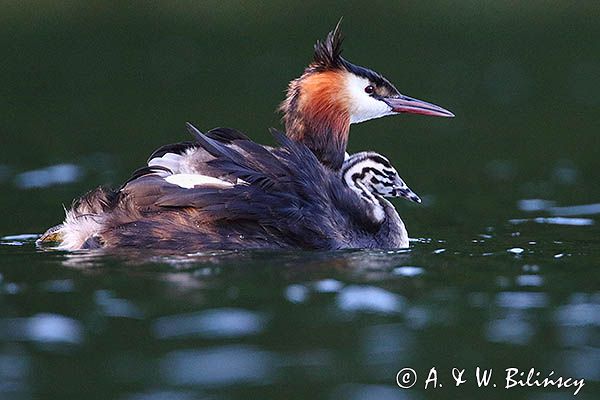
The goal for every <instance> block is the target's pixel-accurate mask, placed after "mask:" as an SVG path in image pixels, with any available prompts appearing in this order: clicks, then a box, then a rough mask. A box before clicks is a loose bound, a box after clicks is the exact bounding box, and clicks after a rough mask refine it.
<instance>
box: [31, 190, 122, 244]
mask: <svg viewBox="0 0 600 400" xmlns="http://www.w3.org/2000/svg"><path fill="white" fill-rule="evenodd" d="M117 196H118V192H114V191H111V190H107V189H104V188H102V187H99V188H97V189H94V190H92V191H91V192H88V193H86V194H85V195H83V196H82V197H80V198H79V199H77V200H75V202H74V203H73V206H72V207H71V209H69V210H66V217H65V220H64V222H63V223H62V224H60V225H56V226H53V227H52V228H50V229H48V230H47V231H46V232H44V234H43V235H42V236H41V237H40V238H39V239H38V240H37V243H38V244H47V243H56V242H59V243H60V245H59V248H62V249H66V250H77V249H81V248H84V247H85V245H86V243H89V240H90V239H91V238H93V237H96V236H97V235H98V234H99V233H100V230H101V229H102V221H103V219H104V218H105V215H104V214H105V213H106V212H107V211H109V210H110V209H112V207H113V206H114V204H115V200H116V198H117Z"/></svg>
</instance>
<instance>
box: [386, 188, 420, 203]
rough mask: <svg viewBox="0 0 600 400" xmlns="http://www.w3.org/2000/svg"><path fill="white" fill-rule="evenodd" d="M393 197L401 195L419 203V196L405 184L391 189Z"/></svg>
mask: <svg viewBox="0 0 600 400" xmlns="http://www.w3.org/2000/svg"><path fill="white" fill-rule="evenodd" d="M392 194H393V196H394V197H403V198H405V199H406V200H410V201H414V202H415V203H421V198H420V197H419V196H418V195H417V194H416V193H415V192H413V191H412V190H410V188H409V187H407V186H402V187H397V188H394V190H392Z"/></svg>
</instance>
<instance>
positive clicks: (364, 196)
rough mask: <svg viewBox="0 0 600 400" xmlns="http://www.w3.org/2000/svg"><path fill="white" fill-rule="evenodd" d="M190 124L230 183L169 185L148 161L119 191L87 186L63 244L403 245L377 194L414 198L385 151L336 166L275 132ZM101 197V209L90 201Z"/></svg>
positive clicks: (396, 220)
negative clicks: (261, 138)
mask: <svg viewBox="0 0 600 400" xmlns="http://www.w3.org/2000/svg"><path fill="white" fill-rule="evenodd" d="M189 129H190V131H191V132H192V133H193V134H194V135H195V137H196V139H197V145H199V146H201V147H202V148H204V149H205V150H206V151H207V152H209V153H210V154H211V156H212V157H213V159H212V160H210V161H209V162H208V164H209V165H210V166H212V167H214V168H218V169H219V170H221V171H224V172H225V173H226V174H228V175H229V176H230V177H232V178H233V179H235V180H236V181H237V183H229V182H225V181H218V180H214V181H210V180H207V181H206V182H205V183H203V184H197V185H194V186H193V187H190V188H185V187H181V186H179V185H174V184H171V183H169V179H168V178H169V177H170V176H173V174H172V172H171V171H169V170H168V168H165V167H161V168H155V167H146V168H144V169H142V170H140V171H138V173H136V174H135V175H134V177H133V178H132V179H131V180H130V181H129V182H128V183H126V184H125V185H124V186H123V187H122V188H121V190H120V191H118V192H99V191H96V192H92V194H93V196H94V200H93V201H87V199H86V197H85V196H84V197H83V198H82V199H81V200H80V202H79V203H78V204H76V205H75V206H74V207H73V209H72V210H71V211H69V213H68V215H67V219H66V221H65V224H64V227H63V235H62V239H63V241H62V245H61V247H63V248H66V249H83V248H98V247H107V248H126V247H135V248H149V249H163V250H177V251H188V252H189V251H198V250H203V249H290V248H294V249H312V250H332V249H346V248H378V249H389V248H403V247H407V246H408V235H407V232H406V229H405V227H404V223H403V222H402V220H401V219H400V217H399V216H398V213H397V212H396V210H395V209H394V207H393V205H392V204H391V203H389V202H388V201H387V200H385V199H384V197H404V198H406V199H408V200H412V201H416V202H419V201H420V199H419V197H418V196H417V195H416V194H415V193H413V192H412V191H411V190H410V189H409V188H408V187H407V186H406V184H405V183H404V182H403V181H402V179H401V178H400V177H399V176H398V173H397V172H396V170H395V169H394V168H393V167H392V166H391V164H390V163H389V161H388V160H387V159H385V158H384V157H383V156H381V155H379V154H377V153H373V152H362V153H358V154H354V155H352V156H350V157H349V158H348V159H347V160H346V161H345V162H344V163H343V165H342V168H341V170H340V172H335V171H332V170H331V169H329V168H327V167H325V166H324V165H323V164H321V163H320V161H319V160H318V159H317V157H316V156H315V155H314V153H313V152H312V151H311V150H310V149H309V148H308V147H307V146H306V145H304V144H302V143H300V142H296V141H293V140H291V139H289V138H287V137H286V136H285V135H284V134H282V133H278V132H275V133H274V135H275V137H276V139H277V141H278V142H279V143H280V144H281V147H278V148H274V149H271V150H267V149H265V148H264V147H263V146H261V145H259V144H257V143H254V142H252V141H251V140H249V139H246V138H243V135H241V134H238V133H235V134H232V131H231V130H213V131H211V132H209V133H208V134H207V135H208V136H207V135H204V134H202V133H200V132H199V131H198V130H197V129H195V128H194V127H193V126H191V125H189ZM225 138H229V140H226V139H225ZM224 142H226V144H225V143H224ZM340 174H341V175H340ZM101 195H104V197H103V198H102V199H99V196H101ZM100 200H101V201H100ZM100 204H102V209H101V210H99V209H92V208H90V207H96V206H97V205H100Z"/></svg>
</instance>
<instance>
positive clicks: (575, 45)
mask: <svg viewBox="0 0 600 400" xmlns="http://www.w3.org/2000/svg"><path fill="white" fill-rule="evenodd" d="M340 16H343V17H344V21H343V30H344V32H345V35H346V42H345V46H344V47H345V50H344V55H345V56H346V57H347V58H348V59H349V60H351V61H352V62H354V63H357V64H360V65H365V66H368V67H370V68H373V69H375V70H377V71H379V72H381V73H382V74H384V75H385V76H386V77H388V78H389V79H390V80H391V81H392V82H393V83H394V84H395V85H396V86H397V87H398V88H399V89H400V91H401V92H402V93H404V94H407V95H410V96H413V97H417V98H420V99H424V100H428V101H431V102H434V103H436V104H439V105H441V106H443V107H446V108H448V109H450V110H452V111H453V112H454V113H455V114H456V118H454V119H436V118H429V117H422V116H395V117H388V118H384V119H380V120H376V121H369V122H366V123H363V124H361V125H357V126H353V127H352V132H351V140H350V147H349V150H350V151H351V152H353V151H359V150H363V149H372V150H376V151H379V152H381V153H383V154H385V155H387V156H388V157H389V158H390V159H391V160H392V162H393V164H394V165H395V166H396V167H397V169H398V170H399V172H400V174H401V175H402V176H403V178H405V180H406V182H407V183H408V184H409V186H410V187H411V188H413V189H414V190H415V191H416V192H417V193H419V194H420V195H421V196H423V197H424V198H425V200H426V201H425V205H424V206H423V207H419V206H412V205H411V204H408V203H407V202H402V201H397V202H395V204H396V205H397V208H398V210H399V212H400V214H401V215H402V216H403V219H404V220H405V222H406V225H407V227H408V230H409V233H410V234H411V237H414V238H422V239H421V240H420V241H419V242H415V243H413V247H412V249H411V250H410V251H409V252H408V253H405V254H400V255H398V254H385V253H361V252H358V253H352V252H351V253H343V254H317V255H315V254H306V253H301V254H280V255H274V254H262V253H258V254H255V253H251V254H239V255H216V256H210V257H205V256H196V257H178V258H174V259H170V258H167V259H165V258H160V257H158V258H152V259H147V258H140V255H139V254H120V255H112V256H103V255H101V254H78V255H73V254H64V253H58V252H51V253H47V252H36V251H35V250H34V247H33V244H32V243H31V241H27V240H25V241H19V240H16V241H11V240H9V239H6V240H4V241H3V242H2V243H4V244H5V245H3V246H2V247H0V264H1V265H2V267H0V273H1V274H2V275H1V276H2V281H0V293H2V294H1V297H0V311H1V313H2V316H3V319H1V320H0V382H2V383H3V384H2V385H0V394H2V391H4V392H5V394H6V396H8V397H10V398H30V397H31V396H34V395H36V394H39V393H47V394H49V393H52V394H55V395H56V396H57V398H65V396H68V395H72V396H73V398H81V397H78V396H79V394H80V393H82V392H87V393H92V394H93V395H95V397H97V398H103V399H105V398H127V399H129V398H132V399H133V398H135V399H137V398H138V397H135V396H141V397H139V398H145V397H143V395H144V393H145V394H148V393H150V394H152V393H154V395H155V396H157V397H156V398H161V399H162V398H176V399H179V398H182V399H183V398H186V399H187V398H188V397H186V396H188V395H190V396H200V395H199V394H198V393H202V394H203V395H206V396H207V398H248V397H249V396H255V397H256V396H257V397H256V398H287V399H289V398H352V399H354V398H357V399H363V398H380V399H388V398H390V399H393V398H401V399H405V398H417V399H422V398H430V397H440V398H475V397H477V398H485V397H489V398H507V396H510V397H512V398H517V397H520V396H521V397H523V398H531V399H535V400H537V399H549V398H550V397H548V396H550V395H551V394H552V393H551V391H550V390H545V391H543V390H535V389H528V390H523V391H520V392H510V391H509V392H506V391H504V390H495V391H492V390H487V391H486V390H483V389H476V388H473V387H472V386H469V388H465V389H464V390H462V391H461V390H460V389H462V388H459V389H452V390H451V389H444V390H439V391H436V392H435V393H434V392H432V391H431V390H429V391H426V392H425V391H422V390H418V389H413V390H409V391H402V390H400V389H398V388H397V387H395V385H394V380H393V379H394V374H395V371H397V370H399V369H400V368H402V367H405V366H412V367H413V368H416V369H417V370H418V371H425V370H426V369H428V368H430V367H431V366H433V365H435V366H436V367H439V368H441V369H444V371H446V373H447V372H448V370H449V369H450V368H451V367H454V366H457V367H460V366H461V365H463V367H464V368H471V367H472V366H475V365H481V366H482V367H487V368H495V369H497V370H501V369H504V368H508V367H511V366H520V367H522V368H530V367H536V368H537V369H538V370H545V371H548V370H551V369H555V370H557V371H560V372H561V373H562V374H563V375H565V376H569V375H572V376H576V377H581V376H583V377H586V378H587V379H588V381H587V386H586V387H584V389H583V390H582V392H581V393H580V394H579V395H578V398H588V399H591V398H596V396H597V395H598V381H599V380H600V376H599V375H598V371H600V353H599V352H600V349H599V346H600V341H599V325H598V320H597V315H598V314H599V313H600V300H599V298H598V296H600V292H599V290H600V275H599V273H598V267H599V265H598V264H599V259H600V258H599V252H598V246H599V244H600V241H599V236H598V235H599V233H600V231H599V230H598V227H597V224H598V221H597V217H595V216H594V215H590V216H583V217H585V218H591V219H592V220H593V222H594V225H592V226H564V225H547V224H535V223H526V224H523V225H513V224H511V223H509V220H510V219H513V218H532V217H538V216H546V213H545V212H544V211H540V212H537V213H535V212H534V213H529V212H525V211H522V210H520V209H519V208H518V206H517V204H518V201H519V200H523V199H534V198H541V199H547V200H551V201H554V202H555V203H556V205H559V206H571V205H578V204H590V203H597V202H598V201H599V199H600V185H598V169H599V167H600V158H599V156H600V146H599V145H598V129H599V128H600V123H599V122H600V100H599V99H600V96H599V93H600V41H599V40H598V38H599V37H600V6H599V5H598V3H597V2H567V1H564V2H562V1H535V2H509V1H498V2H478V1H459V2H417V1H401V2H399V1H388V2H385V1H374V2H369V3H368V4H367V2H340V3H329V2H317V1H301V2H289V1H286V2H254V1H250V2H239V3H238V2H222V1H173V2H167V1H157V2H95V1H94V2H77V1H55V2H51V1H38V2H33V1H25V2H2V3H0V51H1V56H2V57H1V60H0V144H1V146H0V190H1V194H0V199H1V202H0V204H1V205H2V210H3V212H2V218H1V219H0V234H1V235H9V234H21V233H36V232H41V231H43V230H44V229H45V228H47V227H48V226H50V225H53V224H56V223H58V222H60V220H61V218H62V216H63V211H62V207H61V204H65V205H68V204H70V202H71V200H72V199H73V198H74V197H76V196H78V195H79V194H81V193H83V192H84V191H86V190H88V189H90V188H92V187H95V186H97V185H100V184H108V185H113V186H117V185H119V184H120V183H121V182H122V181H123V180H124V179H126V178H127V177H128V175H129V174H130V172H131V171H132V170H134V169H135V168H137V167H139V166H141V165H143V163H144V162H145V160H146V157H147V156H148V155H149V154H150V153H151V152H152V150H154V149H155V148H156V147H158V146H160V145H162V144H164V143H168V142H176V141H180V140H187V139H188V136H187V133H186V131H185V129H184V122H185V121H192V122H194V123H195V124H196V125H197V126H198V127H200V128H201V129H209V128H212V127H215V126H231V127H235V128H238V129H241V130H243V131H245V132H247V133H248V134H250V135H251V136H252V137H253V138H255V139H256V140H257V141H260V142H263V143H267V142H270V138H269V137H268V134H267V128H268V127H270V126H276V127H277V126H280V125H279V118H280V116H279V115H278V114H276V113H275V112H274V110H275V108H276V107H277V105H278V104H279V102H280V101H281V100H282V99H283V91H284V89H285V87H286V85H287V83H288V82H289V80H290V79H292V78H295V77H297V76H298V75H299V74H300V73H301V72H302V70H303V68H304V67H305V66H306V64H307V63H308V62H309V61H310V59H311V55H312V54H311V53H312V45H313V44H314V42H315V40H316V39H317V38H321V37H323V36H324V35H325V34H326V33H327V31H328V30H330V29H332V27H333V26H334V25H335V23H336V22H337V21H338V19H339V18H340ZM61 163H70V164H75V165H77V166H78V167H79V168H80V169H81V170H80V171H81V173H82V176H81V179H79V180H77V181H76V182H74V183H70V184H64V185H53V186H48V187H44V188H38V189H23V188H21V187H19V186H18V182H19V176H20V175H19V174H21V173H23V172H26V171H31V170H36V169H40V168H45V167H47V166H51V165H55V164H61ZM7 243H9V244H10V243H12V244H21V246H16V245H15V246H9V245H7ZM513 247H520V248H524V249H525V251H524V253H523V254H522V255H521V256H514V255H513V254H511V253H508V252H507V251H506V250H507V249H510V248H513ZM440 248H444V249H446V251H445V252H444V253H440V254H434V253H433V251H434V250H436V249H440ZM560 254H563V255H564V256H558V257H557V255H560ZM400 265H410V266H418V267H420V268H422V270H421V271H422V273H421V274H419V275H417V276H415V277H403V276H398V275H395V274H394V272H393V271H394V268H395V267H398V266H400ZM531 265H535V266H537V267H536V268H537V269H534V272H533V273H532V272H531V268H530V267H529V266H531ZM527 271H529V272H527ZM523 274H525V275H535V276H538V277H539V278H541V281H539V280H538V281H537V282H538V283H539V282H541V284H538V285H535V286H534V287H529V286H527V287H523V286H522V285H520V284H519V282H522V280H520V279H522V278H519V276H521V275H523ZM326 278H334V279H336V280H338V281H339V282H340V283H341V284H342V286H344V285H346V286H347V285H352V284H354V285H361V286H368V287H370V286H374V287H378V288H383V289H385V290H387V291H388V292H389V293H393V294H396V295H398V296H401V297H402V298H403V299H404V300H405V302H406V307H404V308H403V309H402V312H400V313H392V314H386V313H385V312H384V313H382V312H380V311H381V310H380V311H377V310H370V311H369V310H367V312H358V313H350V314H347V313H346V312H344V311H343V310H340V308H339V304H338V300H339V298H340V296H342V294H340V293H343V291H342V292H339V291H338V292H337V293H327V294H323V293H318V291H316V292H315V291H314V290H313V289H311V288H312V286H311V285H312V284H311V282H315V281H319V280H322V279H326ZM57 280H58V281H66V282H70V284H69V285H71V286H69V285H67V286H68V288H69V290H66V291H64V292H59V293H56V292H53V291H52V290H49V289H48V287H49V286H48V282H53V281H57ZM293 284H300V285H304V286H306V287H307V288H309V289H308V290H309V292H310V293H311V295H309V297H308V300H306V301H304V302H302V303H301V304H292V303H290V301H289V300H286V298H285V296H284V293H286V290H287V289H286V287H288V286H289V285H293ZM15 285H16V286H15ZM15 288H17V289H15ZM15 290H16V292H15ZM504 292H508V293H509V295H504V294H502V293H504ZM520 292H523V293H526V296H527V294H530V293H535V294H541V295H542V298H543V299H545V301H543V302H542V304H538V305H537V306H536V305H534V306H531V304H530V305H529V306H527V304H528V303H527V302H525V305H523V303H522V302H519V301H518V298H517V300H515V304H513V305H511V304H508V305H506V304H505V302H504V300H503V299H506V298H508V299H511V301H512V300H514V298H513V297H511V296H512V295H510V294H511V293H512V294H514V293H520ZM106 293H109V295H110V296H109V297H111V298H117V299H123V300H124V301H125V299H126V300H127V301H129V302H130V304H133V305H135V307H137V308H138V309H140V310H141V311H140V312H141V315H142V317H140V318H139V319H136V318H129V317H118V316H117V317H115V316H111V315H110V313H108V315H107V314H106V312H105V310H104V308H102V307H104V306H102V302H101V301H100V300H98V299H99V298H100V299H104V298H105V297H103V296H106ZM230 293H236V295H235V296H233V295H230ZM507 296H508V297H507ZM544 296H545V297H544ZM359 297H360V296H359ZM527 298H528V299H529V297H527ZM533 298H534V299H535V298H537V299H539V297H535V295H534V296H533ZM509 303H510V302H509ZM581 304H584V306H582V308H581V307H580V308H581V309H583V310H584V312H583V314H581V315H580V314H577V313H575V311H576V310H575V309H574V308H573V307H575V308H576V307H577V306H578V305H581ZM218 307H237V308H243V309H248V310H253V311H256V312H257V313H261V315H262V314H265V315H267V316H268V318H267V320H268V321H269V322H268V323H267V324H266V325H265V326H264V327H263V329H262V330H261V331H260V333H259V334H258V335H256V336H252V335H251V336H249V337H246V336H244V337H242V338H237V339H227V340H213V339H210V340H209V339H206V338H200V339H197V338H192V339H189V338H188V339H185V340H176V341H164V340H158V339H156V338H155V337H153V335H152V329H151V326H152V323H153V321H154V319H155V318H157V317H159V316H163V315H167V314H179V313H184V312H196V311H200V310H204V309H212V308H218ZM569 307H571V308H569ZM103 310H104V311H103ZM561 310H567V311H566V314H567V315H570V314H571V313H575V314H574V315H578V316H579V317H577V318H579V319H576V321H577V323H573V321H571V322H569V321H570V320H569V321H567V322H565V320H564V319H561V318H560V315H563V314H561ZM574 310H575V311H574ZM577 310H579V309H577ZM40 313H52V314H60V315H64V316H68V317H70V318H73V319H74V320H75V321H77V322H79V323H80V324H81V326H82V327H83V329H84V331H83V332H84V333H83V338H84V339H83V341H82V343H80V344H78V345H76V346H71V347H69V346H67V347H64V346H63V345H59V346H58V348H55V347H53V346H50V347H48V346H45V345H40V343H38V342H39V341H36V340H35V339H32V338H29V339H27V335H26V334H23V333H22V332H21V333H19V332H18V331H17V330H16V328H15V326H16V325H15V323H14V319H15V318H16V319H18V318H22V319H25V318H27V317H31V316H34V315H36V314H40ZM414 318H417V319H418V318H422V319H423V322H422V323H416V322H414V321H413V319H414ZM594 318H595V319H594ZM499 320H500V321H505V322H504V325H503V323H502V322H501V323H497V321H499ZM411 321H412V322H411ZM594 321H595V322H594ZM413 322H414V323H413ZM573 324H574V325H573ZM503 327H504V328H506V327H508V333H507V332H504V331H502V328H503ZM496 330H498V332H500V333H498V334H496V335H495V334H494V332H496ZM15 332H16V333H15ZM373 332H375V333H373ZM510 332H516V333H515V334H514V335H515V336H511V335H510ZM503 334H504V336H502V335H503ZM498 335H499V336H498ZM498 337H500V338H501V340H499V341H498V340H495V339H493V338H496V339H497V338H498ZM519 337H525V338H526V339H524V341H521V342H519V339H515V338H519ZM570 337H574V338H576V339H572V340H570V339H567V338H570ZM502 338H504V339H502ZM379 342H382V343H384V345H382V346H383V347H381V348H382V349H383V350H381V353H377V352H375V355H373V354H372V353H370V352H369V351H370V350H369V349H370V348H371V347H369V346H372V345H373V343H379ZM229 345H234V346H236V345H243V346H250V347H251V349H254V350H252V351H255V350H256V351H259V350H260V351H267V352H268V354H269V357H271V356H273V357H275V356H276V358H277V360H278V361H277V362H274V364H273V365H274V366H273V365H271V367H270V368H271V369H269V372H268V373H265V376H263V377H262V378H261V379H256V380H251V381H250V382H244V381H242V382H239V381H234V382H229V383H227V384H224V385H219V384H216V385H214V384H213V385H212V386H211V385H208V387H205V385H204V384H198V382H196V383H195V384H189V385H188V384H181V383H177V382H178V381H177V380H176V379H172V377H171V378H169V376H168V374H167V373H166V372H165V368H164V367H163V368H162V369H161V367H160V365H163V364H161V362H162V363H165V362H166V361H165V360H166V359H169V356H170V355H171V356H172V352H173V351H176V350H180V349H186V350H207V349H211V348H213V347H215V348H217V349H221V350H222V349H223V348H222V347H219V346H229ZM386 346H387V347H386ZM234 349H238V350H240V349H239V348H237V347H236V348H234ZM257 349H258V350H257ZM246 350H248V349H247V348H246V349H245V350H243V349H242V350H240V354H246V356H247V357H249V359H251V360H255V361H256V360H257V358H256V357H259V356H257V354H259V355H260V354H263V353H252V351H250V353H244V351H246ZM215 351H217V350H215ZM377 351H379V350H377ZM217 354H222V353H219V352H218V351H217ZM223 354H225V355H226V354H227V353H223ZM386 354H387V355H386ZM263 355H264V354H263ZM11 357H12V358H11ZM303 357H304V358H303ZM242 358H243V357H242ZM223 360H224V361H223V362H227V359H226V357H225V356H224V358H223ZM258 360H261V358H260V357H259V358H258ZM269 360H271V359H269ZM282 360H284V361H282ZM285 360H287V361H285ZM299 360H304V361H299ZM307 360H308V361H307ZM315 360H316V361H315ZM271 361H272V360H271ZM13 362H15V363H17V362H20V363H21V364H20V365H21V366H22V368H21V369H18V368H15V369H14V370H13V369H11V368H10V367H4V366H3V365H5V364H6V365H9V366H10V365H12V363H13ZM3 363H4V364H3ZM311 363H313V364H311ZM250 365H251V368H254V367H253V366H252V364H250ZM269 365H270V364H269ZM190 368H191V369H192V370H193V367H192V366H190ZM167 369H168V368H167ZM15 370H16V371H17V372H14V371H15ZM11 371H12V373H11ZM19 371H20V372H19ZM202 373H203V372H202V371H197V374H198V375H201V374H202ZM557 373H558V372H557ZM450 383H451V382H448V386H450ZM365 393H366V394H365ZM557 393H558V395H559V396H560V395H563V396H566V397H568V396H570V394H569V393H571V392H567V391H564V390H562V391H559V392H557ZM594 393H595V394H594ZM555 395H556V393H555ZM11 396H12V397H11ZM168 396H171V397H168ZM210 396H212V397H210ZM361 396H363V397H361ZM586 396H587V397H586ZM2 397H4V395H3V396H2ZM148 398H150V397H148ZM151 398H152V399H154V397H151ZM190 398H191V397H190ZM552 398H554V397H552Z"/></svg>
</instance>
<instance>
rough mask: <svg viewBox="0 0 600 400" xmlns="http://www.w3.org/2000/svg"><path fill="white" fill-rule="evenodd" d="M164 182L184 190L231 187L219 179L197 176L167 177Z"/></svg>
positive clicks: (228, 183) (229, 183) (231, 185)
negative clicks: (205, 187)
mask: <svg viewBox="0 0 600 400" xmlns="http://www.w3.org/2000/svg"><path fill="white" fill-rule="evenodd" d="M165 181H167V182H169V183H171V184H173V185H177V186H179V187H182V188H185V189H193V188H194V187H196V186H210V187H217V188H223V189H228V188H231V187H233V183H231V182H227V181H224V180H222V179H219V178H215V177H212V176H206V175H198V174H175V175H169V176H167V177H166V178H165Z"/></svg>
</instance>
